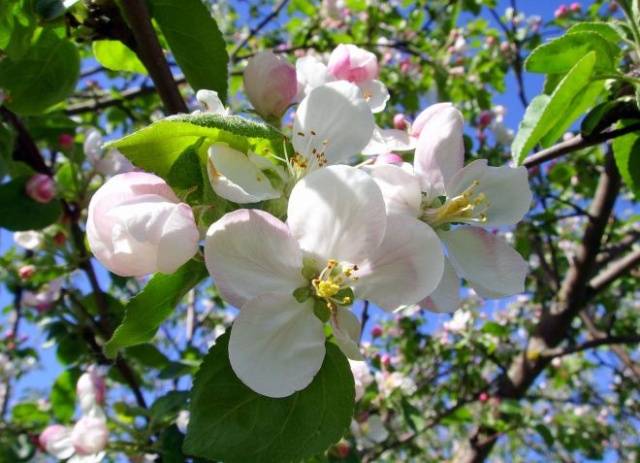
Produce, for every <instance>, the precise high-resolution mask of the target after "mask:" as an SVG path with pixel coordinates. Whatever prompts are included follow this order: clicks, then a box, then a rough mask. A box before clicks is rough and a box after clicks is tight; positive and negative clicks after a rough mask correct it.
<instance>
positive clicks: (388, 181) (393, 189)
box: [363, 164, 422, 217]
mask: <svg viewBox="0 0 640 463" xmlns="http://www.w3.org/2000/svg"><path fill="white" fill-rule="evenodd" d="M409 166H410V165H409ZM363 170H365V171H366V172H367V173H369V175H371V177H373V179H374V180H375V181H376V183H377V184H378V187H379V188H380V191H382V197H383V198H384V202H385V204H386V207H387V213H388V214H394V213H395V214H408V215H411V216H413V217H418V216H419V215H420V203H421V202H422V193H421V191H420V180H419V179H418V177H416V176H415V175H413V174H412V173H411V172H409V171H407V170H406V169H404V168H402V167H400V166H396V165H393V164H375V165H372V166H365V167H363Z"/></svg>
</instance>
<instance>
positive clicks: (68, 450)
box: [38, 424, 74, 460]
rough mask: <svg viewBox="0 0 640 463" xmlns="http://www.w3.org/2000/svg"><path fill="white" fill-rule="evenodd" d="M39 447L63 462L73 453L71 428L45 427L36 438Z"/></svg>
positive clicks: (58, 425)
mask: <svg viewBox="0 0 640 463" xmlns="http://www.w3.org/2000/svg"><path fill="white" fill-rule="evenodd" d="M38 441H39V443H40V446H41V447H42V448H43V449H44V450H45V451H46V452H47V453H48V454H50V455H52V456H54V457H56V458H58V459H59V460H65V459H67V458H69V457H70V456H71V455H73V453H74V448H73V443H72V442H71V428H67V427H66V426H62V425H61V424H53V425H51V426H47V427H46V428H45V429H44V431H42V432H41V433H40V436H39V438H38Z"/></svg>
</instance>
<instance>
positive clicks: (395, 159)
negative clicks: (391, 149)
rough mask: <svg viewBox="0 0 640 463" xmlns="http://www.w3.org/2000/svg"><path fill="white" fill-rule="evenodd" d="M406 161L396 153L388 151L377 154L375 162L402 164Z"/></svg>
mask: <svg viewBox="0 0 640 463" xmlns="http://www.w3.org/2000/svg"><path fill="white" fill-rule="evenodd" d="M403 162H404V161H403V160H402V158H401V157H400V156H399V155H397V154H396V153H387V154H381V155H379V156H376V161H375V163H374V164H396V165H401V164H402V163H403Z"/></svg>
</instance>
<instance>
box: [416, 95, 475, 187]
mask: <svg viewBox="0 0 640 463" xmlns="http://www.w3.org/2000/svg"><path fill="white" fill-rule="evenodd" d="M463 124H464V119H463V117H462V114H460V111H458V110H457V109H456V108H454V107H452V106H443V107H441V108H440V109H439V110H438V111H436V112H434V113H433V114H432V115H431V116H430V117H429V119H428V120H427V122H426V124H425V126H424V127H423V128H422V131H421V132H420V138H419V139H418V143H417V145H416V153H415V158H414V163H413V165H414V167H415V169H416V174H417V175H419V176H420V178H421V180H422V188H423V191H425V192H427V193H428V196H429V197H430V198H434V197H435V196H438V195H441V194H443V192H444V187H445V185H446V184H447V181H448V179H449V178H451V177H452V176H453V175H454V174H455V173H456V172H457V171H458V170H460V169H461V168H462V166H463V163H464V139H463V137H462V135H463V132H462V130H463Z"/></svg>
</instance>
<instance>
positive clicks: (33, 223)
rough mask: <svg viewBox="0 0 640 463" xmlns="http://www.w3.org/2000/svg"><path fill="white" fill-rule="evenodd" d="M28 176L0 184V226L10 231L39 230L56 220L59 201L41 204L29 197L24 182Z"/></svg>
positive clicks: (59, 207)
mask: <svg viewBox="0 0 640 463" xmlns="http://www.w3.org/2000/svg"><path fill="white" fill-rule="evenodd" d="M27 180H29V177H19V178H16V179H13V180H11V181H10V182H7V183H3V184H2V185H0V211H2V214H0V227H3V228H6V229H8V230H11V231H22V230H40V229H41V228H44V227H46V226H47V225H51V224H52V223H53V222H55V221H56V220H58V218H59V217H60V215H61V214H62V206H61V205H60V201H58V200H57V199H54V200H53V201H51V202H49V203H46V204H42V203H39V202H36V201H34V200H33V199H31V198H29V197H28V196H27V195H26V193H25V184H26V182H27Z"/></svg>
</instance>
